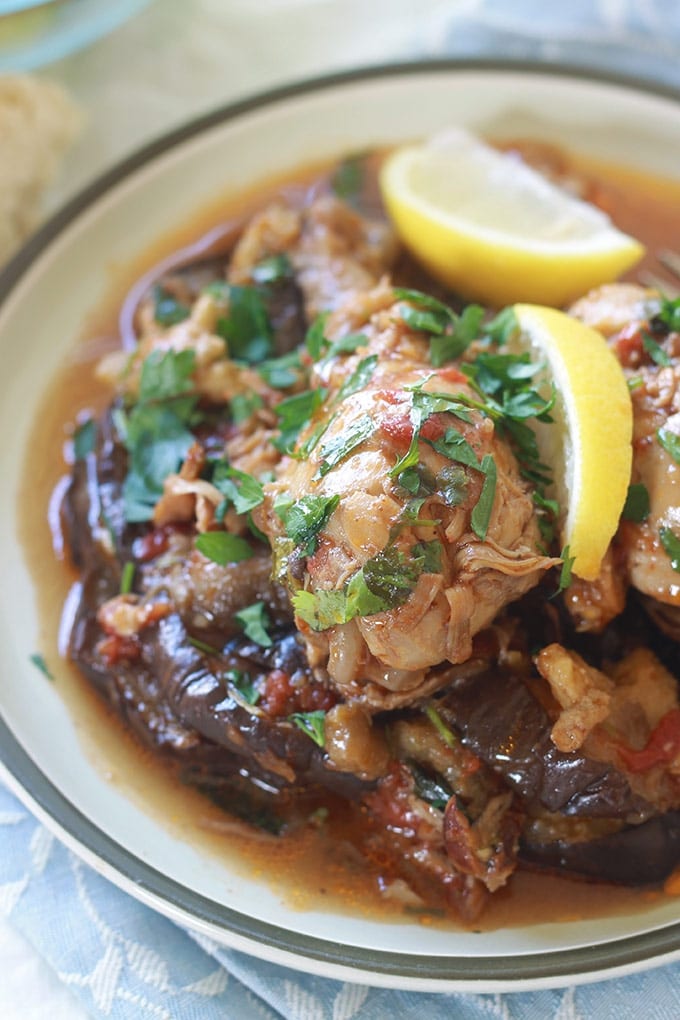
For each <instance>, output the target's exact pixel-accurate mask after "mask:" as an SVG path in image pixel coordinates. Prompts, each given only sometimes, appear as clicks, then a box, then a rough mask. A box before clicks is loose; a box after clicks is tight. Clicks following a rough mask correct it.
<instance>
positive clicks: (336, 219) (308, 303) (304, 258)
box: [228, 195, 397, 321]
mask: <svg viewBox="0 0 680 1020" xmlns="http://www.w3.org/2000/svg"><path fill="white" fill-rule="evenodd" d="M396 250H397V248H396V241H395V237H394V233H393V231H392V230H391V228H390V227H389V225H388V224H387V223H386V222H385V221H384V220H375V219H373V220H372V219H368V218H367V217H365V216H360V215H359V214H358V213H357V212H355V211H354V210H353V209H352V208H350V206H348V205H347V204H346V203H344V202H342V201H341V200H340V199H338V198H336V197H335V196H333V195H321V196H320V197H319V198H316V199H315V200H314V201H313V202H311V204H310V205H308V206H307V207H306V208H304V209H301V210H298V209H294V208H293V207H292V206H291V205H288V204H286V203H285V202H283V201H281V200H278V201H276V202H273V203H271V204H270V205H269V206H267V208H266V209H264V210H263V211H262V212H261V213H260V214H259V215H257V216H255V217H254V218H253V219H252V220H251V222H250V223H249V225H248V227H247V229H246V230H245V232H244V234H243V236H242V237H241V239H240V241H239V243H238V244H237V246H236V248H235V250H234V254H233V257H232V260H231V264H230V268H229V274H228V275H229V280H230V282H232V283H240V284H243V283H246V284H247V283H249V282H250V280H251V279H252V273H253V269H254V268H255V266H256V265H257V264H258V263H259V262H262V260H263V259H265V258H267V257H269V256H272V255H280V254H284V253H285V254H286V255H288V257H289V258H290V260H291V263H292V265H293V269H294V272H295V277H296V281H297V284H298V286H299V287H300V289H301V290H302V293H303V296H304V303H305V311H306V314H307V318H308V320H309V321H311V320H313V319H314V318H316V316H317V315H319V314H320V313H321V312H327V311H330V310H331V309H334V308H337V307H339V306H341V305H342V304H343V303H344V302H345V301H346V300H347V298H348V297H349V296H352V295H354V294H357V293H360V292H362V291H369V290H370V289H371V288H372V287H374V286H375V284H376V283H377V282H378V280H379V279H380V277H381V276H382V275H383V273H385V272H386V271H387V269H389V267H390V265H391V263H392V262H393V261H394V257H395V255H396Z"/></svg>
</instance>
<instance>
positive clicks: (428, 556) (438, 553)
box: [413, 521, 443, 574]
mask: <svg viewBox="0 0 680 1020" xmlns="http://www.w3.org/2000/svg"><path fill="white" fill-rule="evenodd" d="M422 523H423V524H425V523H427V522H425V521H423V522H422ZM442 553H443V547H442V544H441V542H439V541H438V540H437V539H433V540H432V541H431V542H417V543H416V545H414V547H413V557H414V559H415V560H416V562H418V563H419V564H420V565H421V570H422V572H423V574H441V570H442Z"/></svg>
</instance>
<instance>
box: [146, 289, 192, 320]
mask: <svg viewBox="0 0 680 1020" xmlns="http://www.w3.org/2000/svg"><path fill="white" fill-rule="evenodd" d="M190 314H191V308H190V307H189V305H187V304H184V302H183V301H178V300H177V298H175V297H173V296H172V294H171V293H170V292H169V291H167V290H165V288H164V287H162V286H160V284H157V285H156V286H155V287H154V289H153V317H154V319H155V320H156V322H157V323H158V325H159V326H175V325H176V324H177V323H178V322H183V321H184V319H188V318H189V315H190Z"/></svg>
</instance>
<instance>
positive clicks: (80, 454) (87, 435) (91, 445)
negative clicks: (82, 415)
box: [73, 418, 97, 460]
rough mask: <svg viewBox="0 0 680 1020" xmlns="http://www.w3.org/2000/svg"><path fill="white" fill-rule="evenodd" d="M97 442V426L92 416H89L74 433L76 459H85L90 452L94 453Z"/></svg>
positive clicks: (74, 454)
mask: <svg viewBox="0 0 680 1020" xmlns="http://www.w3.org/2000/svg"><path fill="white" fill-rule="evenodd" d="M96 444H97V426H96V425H95V423H94V420H93V419H92V418H88V419H87V421H84V422H82V423H81V424H80V425H78V427H77V428H76V430H75V431H74V433H73V456H74V457H75V459H76V460H85V458H86V457H87V455H88V454H90V453H94V450H95V446H96Z"/></svg>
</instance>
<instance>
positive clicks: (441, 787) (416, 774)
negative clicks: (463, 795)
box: [408, 761, 453, 811]
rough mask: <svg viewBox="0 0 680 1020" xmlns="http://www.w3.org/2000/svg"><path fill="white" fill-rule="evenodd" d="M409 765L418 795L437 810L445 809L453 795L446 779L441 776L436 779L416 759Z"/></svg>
mask: <svg viewBox="0 0 680 1020" xmlns="http://www.w3.org/2000/svg"><path fill="white" fill-rule="evenodd" d="M408 767H409V771H410V772H411V775H412V776H413V785H414V789H415V793H416V795H417V796H418V797H420V799H421V800H424V801H425V802H426V803H427V804H430V805H431V806H432V807H433V808H436V809H437V811H444V810H445V808H446V805H447V804H448V802H449V801H450V799H451V797H452V796H453V793H452V790H451V787H450V786H449V785H448V783H447V782H446V780H445V779H443V778H442V777H440V776H438V777H437V778H436V779H435V778H434V777H433V776H430V775H428V773H427V772H424V771H423V769H421V768H420V766H419V765H416V763H415V762H414V761H410V762H409V763H408Z"/></svg>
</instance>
